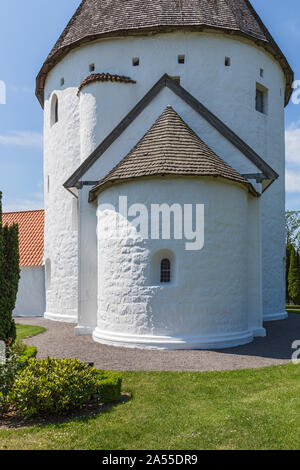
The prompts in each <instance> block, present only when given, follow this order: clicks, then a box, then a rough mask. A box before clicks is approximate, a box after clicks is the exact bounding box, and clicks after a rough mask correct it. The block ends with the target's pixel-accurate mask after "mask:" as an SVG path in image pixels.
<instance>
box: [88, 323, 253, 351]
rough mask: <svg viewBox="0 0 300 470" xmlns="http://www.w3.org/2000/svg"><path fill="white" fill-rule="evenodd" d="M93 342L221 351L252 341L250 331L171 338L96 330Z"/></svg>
mask: <svg viewBox="0 0 300 470" xmlns="http://www.w3.org/2000/svg"><path fill="white" fill-rule="evenodd" d="M93 338H94V341H96V342H98V343H102V344H108V345H110V346H117V347H125V348H140V349H169V350H172V349H173V350H177V349H223V348H232V347H235V346H241V345H243V344H248V343H251V341H253V332H252V331H243V332H239V333H232V334H228V335H216V336H194V337H178V338H177V337H171V336H150V335H131V334H123V333H113V332H106V331H102V330H100V329H99V328H96V329H95V331H94V333H93Z"/></svg>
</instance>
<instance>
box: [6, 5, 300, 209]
mask: <svg viewBox="0 0 300 470" xmlns="http://www.w3.org/2000/svg"><path fill="white" fill-rule="evenodd" d="M0 4H1V27H0V58H1V62H0V80H1V81H4V82H5V83H6V88H7V93H6V95H7V96H6V104H5V105H2V104H0V190H2V191H3V193H4V210H6V211H9V210H27V209H38V208H41V207H43V151H42V132H43V112H42V109H41V107H40V104H39V103H38V101H37V99H36V98H35V94H34V88H35V77H36V75H37V73H38V71H39V69H40V67H41V65H42V63H43V61H44V59H45V58H46V56H47V54H48V53H49V51H50V50H51V48H52V46H53V45H54V43H55V42H56V40H57V39H58V37H59V35H60V33H61V32H62V30H63V28H64V27H65V25H66V23H67V22H68V21H69V19H70V17H71V16H72V14H73V12H74V11H75V9H76V8H77V6H78V5H79V4H80V0H10V1H9V2H6V1H4V0H0ZM252 4H253V6H254V7H255V8H256V10H257V11H258V13H259V14H260V15H261V17H262V19H263V21H264V22H265V24H266V25H267V26H268V28H269V29H270V31H271V33H272V34H273V36H274V37H275V39H276V40H277V42H278V44H279V46H280V47H281V49H282V50H283V52H284V53H285V54H286V56H287V58H288V60H289V62H290V64H291V66H292V68H293V69H294V71H295V79H296V80H297V79H298V80H300V53H299V50H300V2H299V0H286V1H284V2H283V1H282V0H252ZM286 130H287V132H286V141H287V152H286V154H287V208H288V209H293V210H297V209H299V210H300V104H299V105H296V104H293V103H292V102H291V103H290V104H289V105H288V107H287V108H286Z"/></svg>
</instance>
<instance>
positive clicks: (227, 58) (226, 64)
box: [225, 57, 231, 67]
mask: <svg viewBox="0 0 300 470" xmlns="http://www.w3.org/2000/svg"><path fill="white" fill-rule="evenodd" d="M230 65H231V60H230V57H225V67H230Z"/></svg>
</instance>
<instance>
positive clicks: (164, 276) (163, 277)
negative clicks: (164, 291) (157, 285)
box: [160, 258, 171, 283]
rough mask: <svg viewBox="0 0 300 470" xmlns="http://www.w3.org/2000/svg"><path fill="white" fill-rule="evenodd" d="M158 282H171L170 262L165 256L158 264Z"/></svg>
mask: <svg viewBox="0 0 300 470" xmlns="http://www.w3.org/2000/svg"><path fill="white" fill-rule="evenodd" d="M160 282H163V283H167V282H171V262H170V260H169V259H167V258H165V259H163V260H162V262H161V264H160Z"/></svg>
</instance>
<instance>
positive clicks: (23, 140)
mask: <svg viewBox="0 0 300 470" xmlns="http://www.w3.org/2000/svg"><path fill="white" fill-rule="evenodd" d="M0 145H9V146H13V147H25V148H38V149H42V148H43V135H42V134H40V133H39V132H32V131H11V132H9V133H8V134H6V135H1V134H0Z"/></svg>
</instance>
